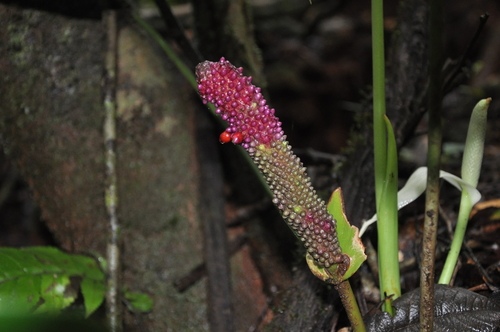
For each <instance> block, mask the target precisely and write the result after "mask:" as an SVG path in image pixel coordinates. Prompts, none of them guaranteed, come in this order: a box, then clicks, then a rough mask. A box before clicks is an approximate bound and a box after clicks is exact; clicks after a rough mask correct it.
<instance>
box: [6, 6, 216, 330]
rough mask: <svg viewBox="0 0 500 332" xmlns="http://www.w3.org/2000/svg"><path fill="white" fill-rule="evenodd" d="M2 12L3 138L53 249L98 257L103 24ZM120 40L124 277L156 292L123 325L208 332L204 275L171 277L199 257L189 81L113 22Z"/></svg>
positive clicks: (102, 224)
mask: <svg viewBox="0 0 500 332" xmlns="http://www.w3.org/2000/svg"><path fill="white" fill-rule="evenodd" d="M0 20H1V22H2V28H1V29H0V54H2V56H1V57H0V134H1V139H2V144H3V147H4V149H5V151H6V152H7V154H8V155H9V156H10V157H11V158H12V159H13V160H14V161H15V163H16V165H17V167H18V168H19V170H20V172H21V173H22V175H23V176H24V178H25V179H26V180H27V181H28V183H29V184H30V186H31V187H32V189H33V192H34V194H35V198H36V200H37V202H38V204H39V206H40V208H41V211H42V217H43V219H44V220H46V222H47V225H48V227H49V229H50V230H51V231H52V232H53V234H54V236H55V238H56V240H57V241H58V242H59V243H60V245H61V247H62V248H64V249H65V250H67V251H69V252H80V253H97V254H100V255H104V254H105V252H106V250H105V249H106V242H107V234H108V231H109V226H108V221H107V216H106V210H105V206H104V188H105V187H104V185H105V175H104V174H105V167H104V139H103V134H102V132H103V117H104V108H103V86H102V82H103V78H104V75H105V70H104V58H105V52H106V49H107V47H106V43H107V39H106V31H105V25H104V24H103V23H102V22H101V21H100V20H95V19H82V18H80V19H72V18H70V17H66V16H61V15H57V14H51V13H47V12H41V11H37V10H29V9H19V8H14V7H9V6H5V5H0ZM118 49H119V51H118V52H119V54H118V61H119V62H118V64H119V70H118V72H119V76H118V90H117V93H116V98H117V106H118V108H117V139H116V152H117V173H118V188H119V192H118V197H119V203H118V204H119V211H118V216H119V220H120V222H121V224H122V234H123V245H122V249H123V255H122V257H123V263H124V264H123V281H124V286H125V287H127V288H128V289H129V290H131V291H141V292H145V293H147V294H149V295H151V296H152V297H153V298H154V300H155V305H154V309H153V310H152V311H151V312H150V313H148V314H146V315H144V316H142V317H140V319H139V318H138V317H133V316H132V315H128V316H127V317H126V328H125V330H127V331H135V330H139V328H140V327H141V325H145V326H146V327H147V329H148V330H150V331H166V330H167V329H168V330H172V331H182V330H184V331H186V330H197V331H202V330H207V329H208V322H207V319H206V314H205V313H206V306H205V290H204V287H203V283H199V284H197V285H195V286H194V287H192V288H191V289H189V290H188V291H187V292H186V293H183V294H179V293H177V291H175V290H174V288H173V286H172V284H173V280H174V279H176V278H178V277H179V276H181V275H183V274H184V273H187V271H189V270H190V269H191V268H192V267H193V266H194V265H196V264H197V263H199V262H200V261H202V248H201V243H202V241H201V232H200V225H199V216H198V212H197V206H198V177H197V160H196V156H195V144H194V143H195V142H194V122H193V105H192V102H191V98H190V96H191V93H192V90H190V88H189V87H188V86H187V84H186V83H184V82H185V81H184V80H183V79H182V78H181V77H179V75H178V74H177V71H176V70H175V68H173V66H171V65H170V64H169V62H168V61H165V59H162V58H161V56H159V54H158V53H157V52H156V50H155V49H154V48H153V47H152V46H151V43H150V42H149V40H148V38H146V37H145V36H144V35H141V34H140V33H139V32H138V31H137V29H135V28H134V27H133V26H123V27H121V29H120V31H119V42H118ZM179 82H183V83H181V84H179ZM139 322H141V323H139ZM142 327H144V326H142Z"/></svg>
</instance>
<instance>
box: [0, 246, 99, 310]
mask: <svg viewBox="0 0 500 332" xmlns="http://www.w3.org/2000/svg"><path fill="white" fill-rule="evenodd" d="M104 281H105V277H104V273H103V272H102V271H101V270H100V269H99V267H98V265H97V264H96V262H95V261H94V260H93V259H92V258H90V257H86V256H82V255H70V254H66V253H64V252H62V251H60V250H59V249H57V248H53V247H30V248H24V249H14V248H0V314H14V313H15V314H27V313H31V312H35V313H53V314H57V313H59V312H60V311H61V310H62V309H64V308H66V307H68V306H69V305H71V304H72V303H73V302H74V301H75V299H76V298H77V296H78V291H79V288H80V287H81V290H82V294H83V295H84V305H85V309H86V316H88V315H90V314H91V313H92V312H93V311H94V310H95V309H96V308H97V307H99V305H100V304H101V303H102V301H103V299H104V293H105V283H104Z"/></svg>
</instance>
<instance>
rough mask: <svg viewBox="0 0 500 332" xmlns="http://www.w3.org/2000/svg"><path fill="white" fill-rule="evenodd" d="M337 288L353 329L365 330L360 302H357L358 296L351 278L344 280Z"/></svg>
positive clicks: (363, 331)
mask: <svg viewBox="0 0 500 332" xmlns="http://www.w3.org/2000/svg"><path fill="white" fill-rule="evenodd" d="M335 288H336V289H337V291H338V292H339V294H340V299H341V300H342V304H343V305H344V308H345V310H346V312H347V317H348V318H349V321H350V322H351V327H352V330H353V331H354V332H365V331H366V328H365V323H364V322H363V317H362V316H361V312H360V311H359V307H358V303H357V302H356V297H355V296H354V292H353V291H352V288H351V284H350V283H349V280H345V281H342V282H341V283H340V284H338V285H337V286H335Z"/></svg>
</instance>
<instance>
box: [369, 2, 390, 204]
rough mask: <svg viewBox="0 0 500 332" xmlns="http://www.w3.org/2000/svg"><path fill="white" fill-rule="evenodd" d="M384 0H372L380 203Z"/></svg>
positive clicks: (383, 132)
mask: <svg viewBox="0 0 500 332" xmlns="http://www.w3.org/2000/svg"><path fill="white" fill-rule="evenodd" d="M383 15H384V14H383V0H372V60H373V138H374V153H375V195H376V198H377V207H378V206H379V205H380V201H381V198H382V192H383V190H384V189H383V188H384V182H385V181H384V180H385V172H386V156H387V151H386V144H387V143H386V141H387V138H386V130H385V124H384V114H385V60H384V59H385V55H384V25H383V24H384V22H383V21H384V16H383Z"/></svg>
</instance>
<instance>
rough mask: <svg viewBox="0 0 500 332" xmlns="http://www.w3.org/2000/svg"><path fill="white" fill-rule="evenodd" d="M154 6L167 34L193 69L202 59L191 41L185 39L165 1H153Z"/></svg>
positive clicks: (180, 26) (182, 29)
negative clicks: (158, 12) (177, 45)
mask: <svg viewBox="0 0 500 332" xmlns="http://www.w3.org/2000/svg"><path fill="white" fill-rule="evenodd" d="M154 2H155V3H156V6H157V7H158V9H159V10H160V14H161V17H162V18H163V22H164V23H165V26H166V27H167V29H168V32H169V33H170V34H171V35H172V37H173V38H174V39H175V41H176V42H177V44H179V46H180V48H181V49H182V51H183V53H184V55H185V56H186V57H187V58H188V59H189V61H190V62H191V66H192V67H194V66H196V64H198V63H199V62H202V61H203V57H202V56H201V54H200V52H198V50H197V49H196V48H195V47H194V46H193V44H191V41H190V40H189V39H188V38H187V37H186V34H185V33H184V28H183V27H182V25H181V24H180V23H179V21H178V20H177V18H176V17H175V15H174V14H173V13H172V10H171V9H170V6H169V5H168V3H167V1H166V0H154Z"/></svg>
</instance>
